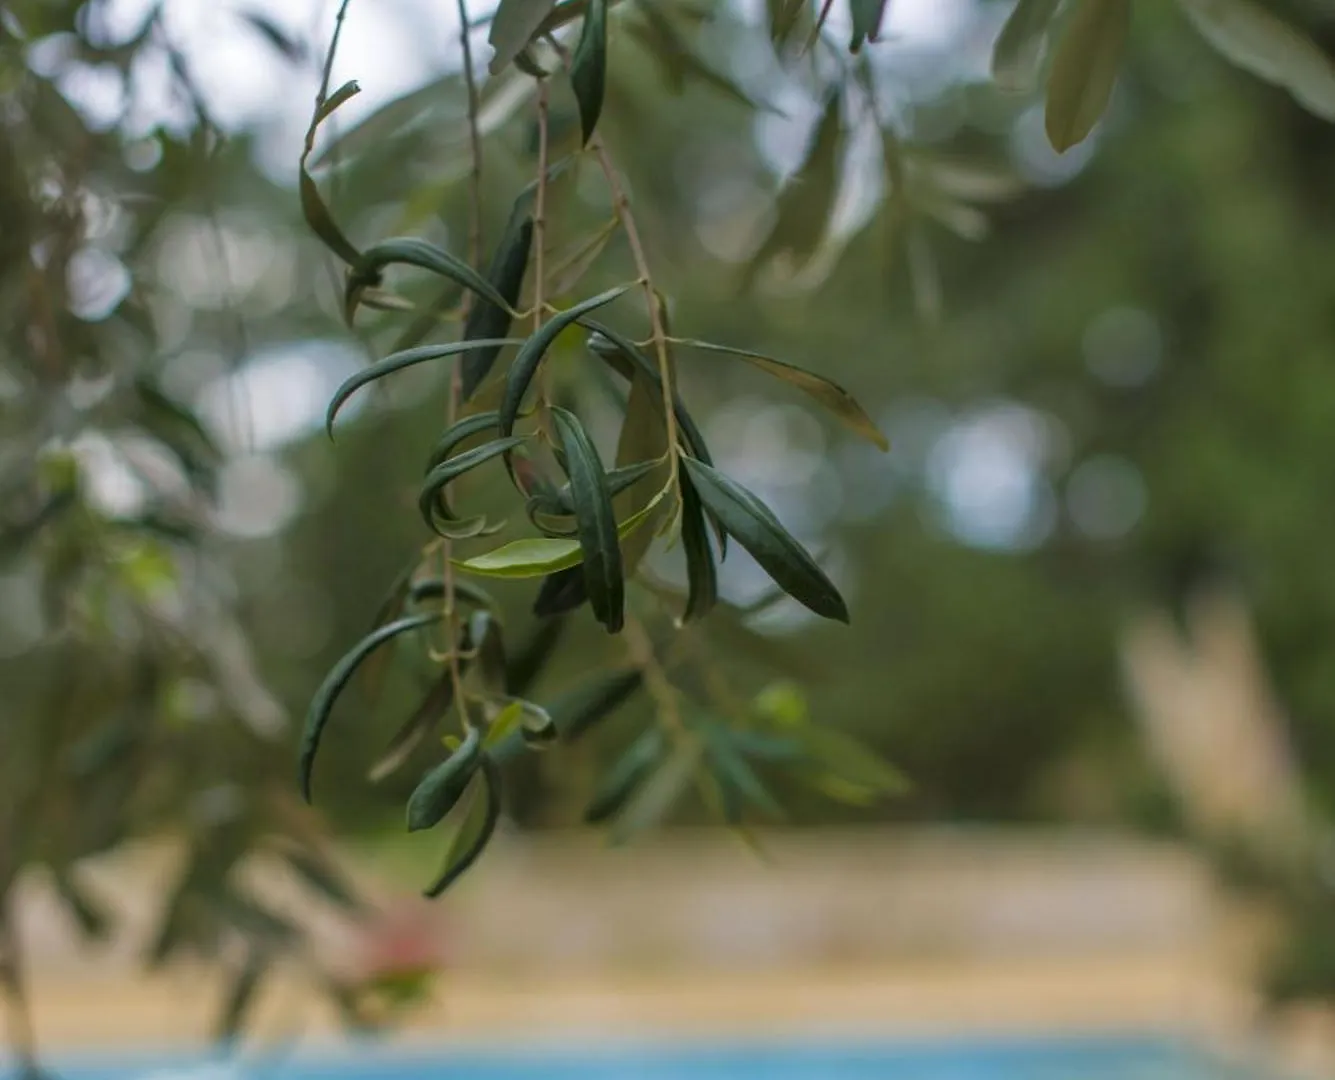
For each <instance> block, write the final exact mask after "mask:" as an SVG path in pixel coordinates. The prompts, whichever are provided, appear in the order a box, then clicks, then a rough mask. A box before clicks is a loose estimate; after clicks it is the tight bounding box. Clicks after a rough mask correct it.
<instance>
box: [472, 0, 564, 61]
mask: <svg viewBox="0 0 1335 1080" xmlns="http://www.w3.org/2000/svg"><path fill="white" fill-rule="evenodd" d="M554 7H556V0H501V4H500V6H499V7H497V9H496V15H495V17H494V18H493V19H492V20H491V31H490V33H489V34H488V35H487V43H488V44H489V45H491V47H492V48H493V49H494V50H495V52H494V53H493V54H492V57H491V65H490V68H489V70H490V71H491V73H492V74H493V75H499V74H500V72H501V70H502V69H503V68H504V67H505V66H506V65H507V64H509V63H510V62H511V61H513V60H514V58H515V57H516V56H518V55H519V54H520V53H521V52H523V50H524V49H526V48H528V43H529V42H530V41H532V40H533V36H534V35H535V34H536V33H537V32H538V30H539V28H540V27H542V25H543V23H544V22H545V21H546V20H547V17H548V16H549V15H551V13H552V9H553V8H554Z"/></svg>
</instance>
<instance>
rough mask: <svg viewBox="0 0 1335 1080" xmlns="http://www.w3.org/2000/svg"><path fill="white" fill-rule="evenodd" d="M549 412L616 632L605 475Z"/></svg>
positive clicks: (617, 555)
mask: <svg viewBox="0 0 1335 1080" xmlns="http://www.w3.org/2000/svg"><path fill="white" fill-rule="evenodd" d="M596 2H597V0H595V3H596ZM551 415H552V420H553V422H554V423H555V426H556V433H557V437H558V438H559V439H560V442H561V448H562V450H564V451H565V457H566V462H565V466H566V470H567V472H568V473H569V474H570V496H571V502H572V503H573V504H574V510H575V520H576V522H577V523H578V525H579V543H580V548H581V550H582V551H583V553H584V563H583V565H584V584H585V588H586V589H587V591H588V594H589V603H590V605H591V606H592V608H593V614H594V617H595V618H597V620H598V621H599V622H600V623H602V624H603V626H605V627H606V628H607V631H608V632H609V633H616V632H617V631H618V630H620V629H621V626H622V623H623V620H624V608H625V602H626V601H625V589H626V584H625V578H624V576H623V570H622V565H621V546H620V543H619V540H618V538H617V522H616V516H615V515H614V514H613V512H612V495H611V492H610V491H609V490H608V484H607V474H606V473H605V472H604V471H603V463H602V460H601V459H600V458H599V456H598V450H597V447H595V446H594V445H593V440H592V439H590V438H589V435H588V432H586V431H585V430H584V425H583V424H581V423H580V422H579V419H578V418H577V417H575V416H574V414H572V413H570V412H567V411H566V410H565V409H561V408H556V407H553V408H552V410H551Z"/></svg>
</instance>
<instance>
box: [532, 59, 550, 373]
mask: <svg viewBox="0 0 1335 1080" xmlns="http://www.w3.org/2000/svg"><path fill="white" fill-rule="evenodd" d="M549 94H550V89H549V87H548V85H547V80H546V79H542V80H541V81H540V82H539V83H538V194H537V200H536V202H535V204H534V210H533V246H534V248H535V251H534V254H533V262H534V275H533V329H534V331H537V330H539V329H541V327H542V316H543V310H542V309H543V304H544V303H545V302H546V298H545V297H544V295H543V292H544V285H545V282H544V275H545V267H544V266H543V256H544V254H545V252H544V248H546V246H547V103H548V97H549ZM544 378H545V372H544Z"/></svg>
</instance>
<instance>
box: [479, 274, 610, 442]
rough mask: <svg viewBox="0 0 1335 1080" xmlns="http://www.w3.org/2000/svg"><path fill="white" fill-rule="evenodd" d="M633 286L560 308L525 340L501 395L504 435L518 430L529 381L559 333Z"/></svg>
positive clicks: (501, 420) (501, 429) (501, 428)
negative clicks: (517, 424) (517, 418)
mask: <svg viewBox="0 0 1335 1080" xmlns="http://www.w3.org/2000/svg"><path fill="white" fill-rule="evenodd" d="M629 288H630V286H628V285H619V286H617V287H616V288H615V289H608V290H607V291H606V292H603V293H599V294H598V295H597V296H593V297H590V298H589V299H587V300H584V301H582V302H580V303H578V304H576V305H575V306H574V307H570V308H567V309H566V310H565V311H561V312H558V313H557V314H555V315H553V316H552V317H551V318H550V319H548V320H547V322H545V323H543V325H542V326H541V327H540V328H539V329H538V330H536V331H535V332H534V334H533V336H532V337H530V338H529V339H528V341H526V342H525V343H524V346H523V348H521V349H520V350H519V355H518V356H516V357H515V359H514V363H512V364H511V365H510V372H509V375H508V376H507V378H506V382H505V395H504V397H503V398H502V399H501V407H500V409H499V410H498V411H499V413H500V419H499V421H498V423H497V430H498V431H499V432H500V434H501V435H502V436H505V435H509V434H510V433H511V432H512V431H513V430H514V426H515V419H516V417H518V415H519V407H520V405H522V404H523V400H524V394H525V392H526V391H527V390H528V387H529V383H531V382H532V381H533V376H534V375H535V374H536V373H537V370H538V365H539V364H541V363H542V358H543V357H544V356H545V355H546V354H547V350H548V349H549V348H550V347H551V344H552V342H554V341H555V340H556V338H557V336H558V335H559V334H560V333H561V332H562V331H563V330H565V328H566V327H568V326H570V325H572V324H573V323H575V322H576V321H578V320H579V319H580V318H582V317H583V316H585V315H587V314H588V313H589V312H591V311H596V310H597V309H598V308H600V307H603V306H604V305H606V304H610V303H611V302H612V301H613V300H615V299H616V298H617V297H619V296H621V295H622V294H623V293H625V292H626V290H627V289H629Z"/></svg>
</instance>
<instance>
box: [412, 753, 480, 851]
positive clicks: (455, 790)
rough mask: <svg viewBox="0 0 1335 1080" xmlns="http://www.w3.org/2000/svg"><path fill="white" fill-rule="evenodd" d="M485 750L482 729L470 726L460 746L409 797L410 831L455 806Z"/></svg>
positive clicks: (432, 822) (436, 819) (425, 825)
mask: <svg viewBox="0 0 1335 1080" xmlns="http://www.w3.org/2000/svg"><path fill="white" fill-rule="evenodd" d="M481 754H482V733H481V732H480V731H479V730H478V729H477V728H469V729H468V731H467V732H466V733H465V735H464V741H463V743H462V744H461V745H460V746H459V748H458V749H457V750H455V751H454V753H452V754H451V755H450V756H449V757H448V758H446V759H445V760H444V761H442V762H441V763H440V764H439V765H437V766H436V767H435V768H434V769H432V770H431V771H430V772H429V773H427V774H426V776H424V777H422V782H421V783H420V784H418V785H417V788H416V790H414V791H413V793H412V795H411V796H409V798H408V831H409V832H419V831H421V830H422V829H429V828H431V827H432V826H433V825H436V824H437V823H438V822H440V820H441V819H442V818H444V817H445V815H446V814H448V813H449V812H450V810H451V809H453V808H454V804H455V803H457V802H458V801H459V798H460V796H462V795H463V793H464V788H466V787H467V786H468V781H469V780H470V779H471V778H472V776H473V771H474V770H475V769H476V768H477V764H478V759H479V758H480V756H481Z"/></svg>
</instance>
